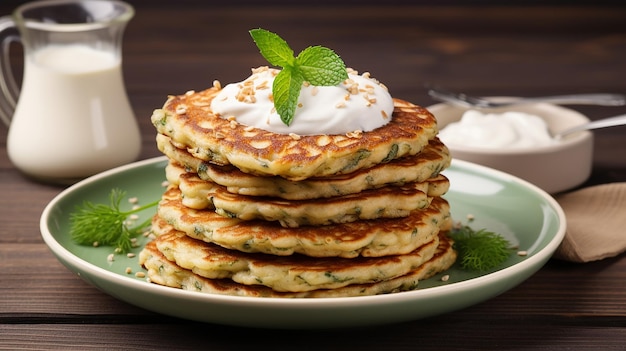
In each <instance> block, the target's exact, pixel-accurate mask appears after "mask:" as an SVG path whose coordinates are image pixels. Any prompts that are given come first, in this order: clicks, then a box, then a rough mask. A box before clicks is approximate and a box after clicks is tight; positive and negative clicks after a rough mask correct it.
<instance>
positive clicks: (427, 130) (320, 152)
mask: <svg viewBox="0 0 626 351" xmlns="http://www.w3.org/2000/svg"><path fill="white" fill-rule="evenodd" d="M218 92H219V89H218V88H216V87H212V88H209V89H206V90H203V91H200V92H193V91H190V92H189V93H187V94H184V95H178V96H170V97H169V98H168V100H167V101H166V102H165V104H164V106H163V108H162V109H156V110H155V111H154V112H153V114H152V116H151V121H152V124H153V125H154V126H155V128H156V130H157V131H158V133H160V134H163V135H166V136H168V137H169V138H171V140H172V142H173V143H174V145H175V146H176V147H178V148H183V149H186V150H187V151H188V152H189V153H191V154H192V155H193V156H194V157H196V158H198V159H200V160H203V161H208V162H211V163H214V164H218V165H233V166H235V167H237V168H238V169H240V170H242V171H244V172H246V173H251V174H255V175H263V176H268V175H269V176H281V177H283V178H286V179H290V180H303V179H306V178H311V177H324V176H330V175H337V174H346V173H351V172H354V171H356V170H359V169H363V168H369V167H372V166H374V165H376V164H379V163H385V162H389V161H391V160H393V159H396V158H400V157H403V156H408V155H415V154H417V153H419V152H420V151H421V150H422V149H423V148H424V147H425V146H426V145H428V142H429V140H431V139H433V138H434V137H435V136H436V134H437V132H438V130H437V121H436V119H435V117H434V116H433V115H432V114H431V113H430V112H428V110H426V109H425V108H422V107H420V106H417V105H414V104H412V103H410V102H407V101H404V100H399V99H394V100H393V101H394V112H393V115H392V118H391V121H390V122H389V123H387V124H386V125H384V126H382V127H380V128H377V129H375V130H373V131H370V132H364V133H363V132H360V131H355V132H351V133H346V134H345V135H344V134H342V135H311V136H299V135H293V134H279V133H273V132H269V131H265V130H262V129H258V128H253V127H249V126H245V125H241V124H238V123H237V122H236V121H235V120H233V119H229V118H221V117H219V116H217V115H215V114H214V113H213V112H212V111H211V108H210V104H211V101H212V99H213V98H214V97H215V96H216V94H217V93H218Z"/></svg>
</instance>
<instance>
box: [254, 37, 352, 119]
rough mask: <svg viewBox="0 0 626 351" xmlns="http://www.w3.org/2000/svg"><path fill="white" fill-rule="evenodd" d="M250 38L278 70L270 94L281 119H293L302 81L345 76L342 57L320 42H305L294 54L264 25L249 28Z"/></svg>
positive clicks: (328, 82)
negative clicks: (313, 44)
mask: <svg viewBox="0 0 626 351" xmlns="http://www.w3.org/2000/svg"><path fill="white" fill-rule="evenodd" d="M250 35H251V36H252V39H253V40H254V42H255V43H256V45H257V47H258V48H259V50H260V51H261V55H263V57H265V59H266V60H267V61H268V62H269V63H270V64H272V65H274V66H280V67H281V68H282V70H281V71H280V73H279V74H278V75H277V76H276V78H275V79H274V84H273V85H272V95H274V106H275V107H276V112H277V113H278V115H279V116H280V119H281V121H283V123H285V124H286V125H290V124H291V122H293V117H294V115H295V114H296V107H297V104H298V97H299V96H300V89H301V88H302V84H303V83H304V82H309V83H310V84H311V85H317V86H333V85H337V84H339V83H341V82H343V81H344V80H346V79H348V71H347V70H346V65H345V64H344V62H343V60H342V59H341V58H340V57H339V55H337V54H336V53H335V52H334V51H333V50H331V49H329V48H326V47H323V46H309V47H308V48H306V49H304V50H302V51H301V52H300V53H299V54H298V56H297V57H294V51H293V50H292V49H291V47H289V44H287V42H286V41H285V40H284V39H282V38H281V37H280V36H278V35H277V34H275V33H272V32H270V31H267V30H265V29H261V28H259V29H252V30H251V31H250Z"/></svg>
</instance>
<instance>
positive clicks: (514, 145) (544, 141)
mask: <svg viewBox="0 0 626 351" xmlns="http://www.w3.org/2000/svg"><path fill="white" fill-rule="evenodd" d="M439 138H440V139H441V141H443V142H444V143H445V144H446V145H448V146H454V147H475V148H484V149H505V148H506V149H523V148H532V147H538V146H547V145H551V144H554V143H556V141H555V140H554V139H553V138H552V137H551V136H550V134H549V133H548V126H547V125H546V122H545V121H544V120H543V119H542V118H541V117H539V116H536V115H532V114H527V113H523V112H513V111H509V112H504V113H482V112H480V111H476V110H468V111H466V112H465V113H464V114H463V116H462V117H461V120H460V121H458V122H454V123H450V124H448V125H446V126H445V127H444V128H443V129H442V130H441V131H440V132H439Z"/></svg>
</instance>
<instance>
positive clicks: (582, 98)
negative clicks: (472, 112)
mask: <svg viewBox="0 0 626 351" xmlns="http://www.w3.org/2000/svg"><path fill="white" fill-rule="evenodd" d="M428 95H430V96H431V97H432V98H433V99H435V100H438V101H443V102H448V103H451V104H453V105H457V106H461V107H466V108H494V107H503V106H511V105H519V104H527V103H537V102H548V103H552V104H557V105H559V104H561V105H573V104H578V105H600V106H623V105H625V104H626V97H625V96H624V95H621V94H572V95H556V96H543V97H527V98H514V99H511V100H506V101H492V100H488V99H485V98H480V97H475V96H469V95H466V94H463V93H455V92H451V91H447V90H444V89H441V88H430V89H429V90H428Z"/></svg>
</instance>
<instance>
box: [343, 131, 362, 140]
mask: <svg viewBox="0 0 626 351" xmlns="http://www.w3.org/2000/svg"><path fill="white" fill-rule="evenodd" d="M346 136H347V137H348V138H357V139H358V138H360V137H362V136H363V131H362V130H355V131H352V132H348V133H346Z"/></svg>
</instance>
